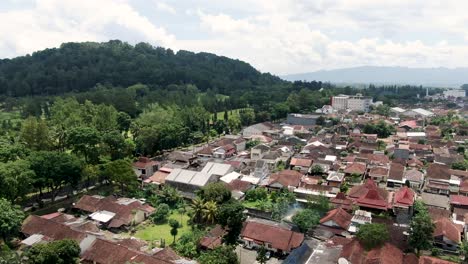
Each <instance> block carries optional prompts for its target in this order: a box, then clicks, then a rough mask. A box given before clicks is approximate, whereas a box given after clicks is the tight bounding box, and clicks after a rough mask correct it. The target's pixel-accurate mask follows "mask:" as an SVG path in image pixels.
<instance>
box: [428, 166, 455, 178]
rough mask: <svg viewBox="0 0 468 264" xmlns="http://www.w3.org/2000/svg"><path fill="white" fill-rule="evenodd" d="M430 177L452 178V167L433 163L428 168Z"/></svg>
mask: <svg viewBox="0 0 468 264" xmlns="http://www.w3.org/2000/svg"><path fill="white" fill-rule="evenodd" d="M427 177H428V178H429V179H438V180H450V168H449V166H447V165H444V164H438V163H431V164H430V165H429V167H428V168H427Z"/></svg>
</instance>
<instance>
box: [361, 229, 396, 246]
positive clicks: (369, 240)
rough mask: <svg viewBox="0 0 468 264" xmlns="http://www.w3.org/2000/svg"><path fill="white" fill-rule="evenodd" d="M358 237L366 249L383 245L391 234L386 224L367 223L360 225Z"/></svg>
mask: <svg viewBox="0 0 468 264" xmlns="http://www.w3.org/2000/svg"><path fill="white" fill-rule="evenodd" d="M356 237H357V238H358V239H359V241H361V242H362V244H363V245H364V247H365V248H366V249H371V248H375V247H378V246H381V245H383V243H385V242H386V241H387V240H388V239H389V238H390V235H389V233H388V229H387V227H386V226H385V225H384V224H365V225H361V226H360V227H359V230H358V232H357V233H356Z"/></svg>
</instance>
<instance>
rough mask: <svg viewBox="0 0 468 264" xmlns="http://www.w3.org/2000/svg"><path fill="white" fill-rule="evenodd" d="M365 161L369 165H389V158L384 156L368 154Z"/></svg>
mask: <svg viewBox="0 0 468 264" xmlns="http://www.w3.org/2000/svg"><path fill="white" fill-rule="evenodd" d="M367 159H368V161H369V163H371V164H382V165H385V164H388V163H390V158H389V157H388V156H387V155H384V154H369V155H367Z"/></svg>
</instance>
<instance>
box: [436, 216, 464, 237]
mask: <svg viewBox="0 0 468 264" xmlns="http://www.w3.org/2000/svg"><path fill="white" fill-rule="evenodd" d="M434 224H435V230H434V233H433V236H434V237H438V236H444V237H446V238H448V239H450V240H452V241H454V242H456V243H460V242H461V235H460V230H459V229H458V227H457V226H456V225H455V224H454V223H452V221H450V219H448V218H441V219H439V220H437V221H436V222H435V223H434Z"/></svg>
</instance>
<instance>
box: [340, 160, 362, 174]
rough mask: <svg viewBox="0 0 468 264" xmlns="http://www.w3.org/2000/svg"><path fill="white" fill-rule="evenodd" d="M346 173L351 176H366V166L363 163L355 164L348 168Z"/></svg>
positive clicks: (349, 165)
mask: <svg viewBox="0 0 468 264" xmlns="http://www.w3.org/2000/svg"><path fill="white" fill-rule="evenodd" d="M344 172H345V173H349V174H353V173H356V174H364V173H365V172H366V164H365V163H361V162H353V163H351V164H348V165H347V166H346V169H345V170H344Z"/></svg>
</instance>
